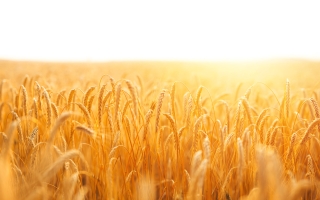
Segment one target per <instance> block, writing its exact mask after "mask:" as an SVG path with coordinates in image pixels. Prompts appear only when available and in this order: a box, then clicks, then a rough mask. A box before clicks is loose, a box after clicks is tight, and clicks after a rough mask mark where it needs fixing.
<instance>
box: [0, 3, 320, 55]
mask: <svg viewBox="0 0 320 200" xmlns="http://www.w3.org/2000/svg"><path fill="white" fill-rule="evenodd" d="M0 7H1V12H0V27H1V32H0V44H1V45H0V58H2V59H20V60H51V61H68V60H69V61H70V60H71V61H112V60H179V61H183V60H184V61H187V60H188V61H239V60H241V61H243V60H257V59H258V60H259V59H270V58H273V59H274V58H303V59H313V60H314V59H320V50H319V48H318V47H319V46H320V39H319V35H320V29H319V28H318V26H317V25H318V19H320V13H319V12H318V8H319V4H318V3H317V2H315V1H314V2H303V3H301V2H296V1H268V2H257V1H248V0H245V1H239V2H237V1H223V2H211V1H208V2H197V3H195V2H185V1H161V2H158V3H152V2H149V1H132V2H122V1H114V2H105V3H103V2H100V3H98V2H90V3H89V2H87V1H67V2H66V1H54V2H51V3H45V2H43V1H36V0H31V1H27V2H19V3H16V2H15V1H6V2H1V3H0Z"/></svg>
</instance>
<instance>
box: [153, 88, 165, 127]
mask: <svg viewBox="0 0 320 200" xmlns="http://www.w3.org/2000/svg"><path fill="white" fill-rule="evenodd" d="M164 93H165V90H162V92H161V93H160V95H159V98H158V103H157V105H158V106H157V112H156V124H155V127H156V133H158V130H159V121H160V112H161V106H162V100H163V97H164Z"/></svg>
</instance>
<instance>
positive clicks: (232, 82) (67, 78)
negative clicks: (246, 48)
mask: <svg viewBox="0 0 320 200" xmlns="http://www.w3.org/2000/svg"><path fill="white" fill-rule="evenodd" d="M319 64H320V63H316V62H308V61H301V60H274V61H265V62H251V63H191V62H113V63H112V62H110V63H44V62H14V61H0V149H1V157H0V172H1V175H0V177H1V178H0V199H142V200H143V199H228V200H229V199H248V200H249V199H288V200H293V199H320V170H319V168H320V156H319V153H320V141H319V140H320V135H319V133H320V113H319V103H320V79H319V76H318V75H319V74H320V68H319V67H318V66H319Z"/></svg>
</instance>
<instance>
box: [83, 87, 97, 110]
mask: <svg viewBox="0 0 320 200" xmlns="http://www.w3.org/2000/svg"><path fill="white" fill-rule="evenodd" d="M95 88H96V87H94V86H92V87H90V88H89V89H88V90H87V91H86V92H85V94H84V98H83V105H84V106H86V107H87V105H88V99H89V96H90V94H91V93H92V92H93V90H94V89H95Z"/></svg>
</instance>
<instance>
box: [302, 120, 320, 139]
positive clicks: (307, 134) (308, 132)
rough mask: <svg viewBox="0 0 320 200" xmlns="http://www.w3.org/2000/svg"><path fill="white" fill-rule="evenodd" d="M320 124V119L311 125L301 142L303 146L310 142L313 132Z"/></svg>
mask: <svg viewBox="0 0 320 200" xmlns="http://www.w3.org/2000/svg"><path fill="white" fill-rule="evenodd" d="M319 123H320V118H317V119H315V120H313V122H312V123H311V124H310V125H309V127H308V128H307V130H306V131H305V133H304V136H303V138H302V140H301V141H300V145H303V144H304V143H306V142H307V141H308V139H309V135H310V133H311V131H312V130H313V128H314V127H315V126H316V125H318V124H319Z"/></svg>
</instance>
